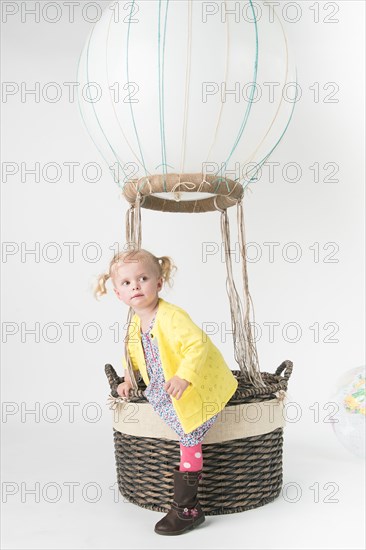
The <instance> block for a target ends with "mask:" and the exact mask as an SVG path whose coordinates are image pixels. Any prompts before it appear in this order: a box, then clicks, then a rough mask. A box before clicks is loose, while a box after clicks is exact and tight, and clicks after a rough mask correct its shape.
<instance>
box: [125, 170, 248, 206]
mask: <svg viewBox="0 0 366 550" xmlns="http://www.w3.org/2000/svg"><path fill="white" fill-rule="evenodd" d="M182 192H188V193H192V197H193V198H192V200H182V198H181V193H182ZM155 193H160V194H163V193H167V196H166V198H165V197H164V198H162V197H158V196H156V195H155ZM169 193H170V194H173V197H170V198H169V195H168V194H169ZM197 193H210V194H211V195H212V197H206V198H202V199H199V198H197V196H196V197H194V194H197ZM138 194H140V196H141V201H140V207H141V208H147V209H150V210H159V211H161V212H182V213H188V214H189V213H191V214H193V213H200V212H213V211H215V210H221V211H223V210H226V209H227V208H229V207H230V206H234V205H235V204H236V203H237V202H238V201H240V200H241V199H242V197H243V195H244V188H243V186H242V184H241V183H239V182H237V181H233V180H230V179H228V178H224V177H219V176H214V175H206V176H205V177H203V174H200V173H196V174H155V175H153V176H148V177H143V178H140V179H132V180H129V181H127V182H126V183H125V185H124V187H123V190H122V195H123V196H124V198H125V199H126V200H127V201H128V202H129V203H130V204H132V205H135V203H136V200H137V198H138Z"/></svg>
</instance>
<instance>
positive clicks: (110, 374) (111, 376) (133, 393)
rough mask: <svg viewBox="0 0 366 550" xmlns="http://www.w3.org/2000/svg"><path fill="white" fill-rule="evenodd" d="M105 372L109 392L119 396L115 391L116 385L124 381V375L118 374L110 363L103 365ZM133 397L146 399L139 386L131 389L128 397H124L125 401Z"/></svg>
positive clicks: (133, 398)
mask: <svg viewBox="0 0 366 550" xmlns="http://www.w3.org/2000/svg"><path fill="white" fill-rule="evenodd" d="M104 370H105V373H106V375H107V378H108V382H109V386H110V388H111V394H112V396H113V397H120V396H119V395H118V393H117V386H118V385H119V384H122V382H124V380H125V379H124V377H120V376H118V374H117V373H116V371H115V370H114V368H113V367H112V365H110V364H109V363H107V364H106V365H105V367H104ZM135 399H138V400H141V399H144V400H145V401H146V397H145V395H144V391H143V390H142V389H140V388H138V389H137V390H133V389H131V390H130V391H129V397H128V398H127V399H126V401H134V400H135Z"/></svg>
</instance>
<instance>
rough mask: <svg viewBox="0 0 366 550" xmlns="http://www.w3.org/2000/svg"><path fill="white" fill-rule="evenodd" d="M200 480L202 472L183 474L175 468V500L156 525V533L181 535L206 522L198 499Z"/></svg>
mask: <svg viewBox="0 0 366 550" xmlns="http://www.w3.org/2000/svg"><path fill="white" fill-rule="evenodd" d="M200 479H202V470H199V471H198V472H181V471H180V470H179V467H178V466H176V467H175V468H174V500H173V503H172V505H171V509H170V510H169V512H168V513H167V515H166V516H164V517H163V518H162V519H161V520H160V521H158V523H157V524H156V525H155V533H158V534H159V535H180V534H181V533H185V532H186V531H189V530H190V529H194V528H195V527H197V525H200V524H201V523H203V522H204V521H205V515H204V513H203V511H202V508H201V505H200V503H199V501H198V498H197V490H198V484H199V480H200Z"/></svg>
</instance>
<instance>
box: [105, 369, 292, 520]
mask: <svg viewBox="0 0 366 550" xmlns="http://www.w3.org/2000/svg"><path fill="white" fill-rule="evenodd" d="M292 369H293V363H292V362H291V361H289V360H286V361H283V363H281V365H280V366H279V367H278V368H277V369H276V371H275V373H274V374H271V373H267V372H262V373H261V375H262V378H263V381H264V382H265V384H266V387H265V388H263V389H261V390H258V389H256V388H254V387H253V386H252V385H251V384H250V382H249V381H248V379H247V378H246V377H245V375H243V373H242V372H241V371H240V370H233V371H232V372H233V374H234V376H235V377H236V378H237V380H238V387H237V390H236V392H235V394H234V395H233V396H232V398H231V399H230V401H229V402H228V403H227V405H226V406H229V405H238V404H242V403H253V402H258V401H267V400H271V399H274V398H275V397H276V395H275V393H276V392H278V391H280V390H284V391H286V390H287V384H288V380H289V378H290V376H291V373H292ZM105 373H106V375H107V378H108V381H109V384H110V389H111V395H112V396H114V397H117V396H118V394H117V391H116V388H117V386H118V384H120V383H121V382H123V381H124V378H123V377H119V376H118V375H117V374H116V372H115V370H114V368H113V367H112V365H109V364H107V365H105ZM282 373H283V376H281V374H282ZM145 388H146V385H145V384H144V382H143V381H140V382H139V388H138V390H137V392H133V395H132V397H131V398H130V401H132V402H136V403H141V404H143V403H145V404H146V406H151V405H150V404H149V403H148V401H147V399H146V398H145V396H144V395H143V391H144V389H145ZM113 434H114V449H115V460H116V469H117V482H118V487H119V490H120V492H121V494H122V495H123V497H124V498H125V499H126V500H127V501H129V502H132V503H134V504H137V505H138V506H141V507H143V508H148V509H150V510H156V511H159V512H168V511H169V510H170V505H171V503H172V501H173V469H174V467H175V466H177V465H178V464H179V461H180V452H179V444H177V441H174V440H169V439H162V438H160V439H159V438H156V437H154V438H149V437H135V436H131V435H128V434H123V433H121V432H120V431H117V430H116V429H114V428H113ZM202 453H203V472H202V473H203V478H202V480H201V482H200V485H199V487H198V498H199V501H200V503H201V506H202V509H203V511H204V513H205V514H206V515H208V516H209V515H218V514H231V513H235V512H243V511H245V510H250V509H252V508H257V507H259V506H263V505H264V504H267V503H269V502H272V501H273V500H275V499H276V498H277V497H278V496H279V494H280V492H281V489H282V480H283V474H282V454H283V428H277V429H275V430H273V431H271V432H269V433H265V434H262V435H258V436H253V437H245V438H241V439H232V440H230V441H224V442H222V443H214V444H205V443H204V442H203V443H202Z"/></svg>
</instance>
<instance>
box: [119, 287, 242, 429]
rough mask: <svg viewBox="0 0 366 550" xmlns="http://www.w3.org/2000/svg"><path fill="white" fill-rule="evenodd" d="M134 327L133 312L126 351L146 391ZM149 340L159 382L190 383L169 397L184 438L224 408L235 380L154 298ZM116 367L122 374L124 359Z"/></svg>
mask: <svg viewBox="0 0 366 550" xmlns="http://www.w3.org/2000/svg"><path fill="white" fill-rule="evenodd" d="M140 328H141V324H140V318H139V316H138V315H137V314H136V313H135V314H134V315H133V317H132V319H131V323H130V327H129V338H128V342H127V346H128V352H129V355H130V358H131V364H132V367H133V370H136V371H137V370H140V372H141V375H142V378H143V380H144V382H145V384H146V386H147V385H148V384H149V382H150V379H149V376H148V372H147V368H146V363H145V356H144V350H143V347H142V342H141V332H140ZM151 338H153V339H154V341H155V342H156V343H157V345H158V348H159V353H160V359H161V365H162V368H163V372H164V378H165V380H166V381H167V380H169V379H170V378H171V377H172V376H174V375H177V376H179V377H180V378H184V379H185V380H187V381H188V382H190V385H189V386H188V387H187V389H186V390H185V391H184V392H183V395H182V396H181V397H180V399H176V398H175V397H173V396H170V397H171V399H172V403H173V406H174V409H175V411H176V413H177V416H178V419H179V420H180V423H181V425H182V428H183V430H184V432H185V433H189V432H191V431H193V430H194V429H195V428H197V427H198V426H200V425H201V424H203V422H205V421H206V420H208V419H209V418H211V417H212V416H214V415H215V414H217V413H219V412H220V411H221V410H222V409H224V407H225V405H226V403H227V402H228V401H229V400H230V398H231V397H232V395H233V394H234V393H235V391H236V388H237V387H238V381H237V379H236V378H235V376H234V375H233V373H232V371H231V369H230V368H229V367H228V365H227V364H226V362H225V360H224V358H223V356H222V354H221V352H220V350H219V349H218V348H217V347H216V346H215V345H214V344H213V342H212V341H211V340H210V338H209V336H208V335H207V334H206V333H205V332H204V331H203V330H202V329H201V328H199V327H198V326H197V325H196V324H195V323H194V322H193V321H192V319H191V318H190V316H189V315H188V313H187V312H186V311H185V310H184V309H182V308H180V307H179V306H176V305H174V304H171V303H169V302H167V301H165V300H164V299H163V298H160V297H159V305H158V310H157V312H156V316H155V321H154V325H153V328H152V331H151ZM122 363H123V367H124V368H125V369H127V364H126V360H125V357H123V358H122Z"/></svg>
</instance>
